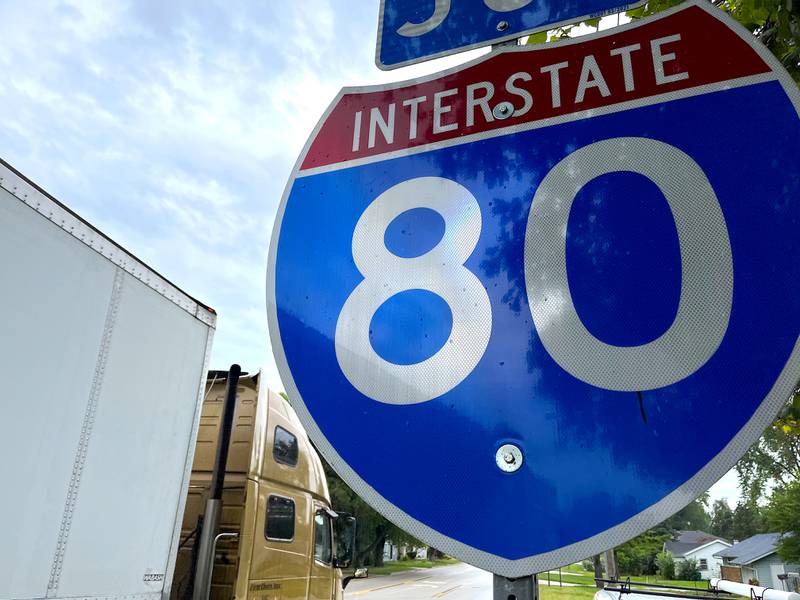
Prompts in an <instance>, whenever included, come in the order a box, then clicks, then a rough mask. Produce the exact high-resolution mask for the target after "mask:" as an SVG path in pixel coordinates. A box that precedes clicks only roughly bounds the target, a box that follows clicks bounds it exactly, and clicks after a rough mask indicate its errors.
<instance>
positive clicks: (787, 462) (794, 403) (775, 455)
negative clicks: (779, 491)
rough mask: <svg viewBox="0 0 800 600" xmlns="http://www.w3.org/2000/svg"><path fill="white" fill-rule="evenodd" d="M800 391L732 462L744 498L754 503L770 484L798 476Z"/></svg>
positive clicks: (799, 477)
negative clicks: (748, 447) (744, 451)
mask: <svg viewBox="0 0 800 600" xmlns="http://www.w3.org/2000/svg"><path fill="white" fill-rule="evenodd" d="M799 414H800V393H798V392H795V394H794V395H793V396H792V398H791V399H790V401H789V402H788V403H787V405H786V408H785V410H784V411H783V413H782V414H781V417H780V418H778V419H777V420H776V421H775V422H774V423H773V424H772V425H770V426H769V427H768V428H767V430H766V431H765V432H764V435H763V436H761V439H760V440H759V441H758V442H757V443H756V444H755V445H753V446H752V447H751V448H750V449H749V450H748V451H747V453H746V454H745V455H744V457H742V459H741V460H740V461H739V463H738V464H737V465H736V471H737V472H738V474H739V484H740V486H741V488H742V493H743V495H744V497H745V499H746V500H747V501H748V502H750V503H756V502H758V501H759V500H761V499H762V498H764V497H765V496H766V495H767V492H768V490H769V487H770V486H773V487H776V488H782V487H785V486H786V485H788V484H789V483H791V482H793V481H797V480H798V479H800V426H798V415H799Z"/></svg>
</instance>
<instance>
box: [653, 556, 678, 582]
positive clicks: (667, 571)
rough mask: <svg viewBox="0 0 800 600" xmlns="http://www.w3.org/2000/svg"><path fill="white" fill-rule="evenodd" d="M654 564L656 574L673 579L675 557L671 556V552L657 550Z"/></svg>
mask: <svg viewBox="0 0 800 600" xmlns="http://www.w3.org/2000/svg"><path fill="white" fill-rule="evenodd" d="M656 565H657V566H658V574H659V575H661V577H662V578H663V579H675V559H674V558H672V552H659V553H658V554H657V555H656Z"/></svg>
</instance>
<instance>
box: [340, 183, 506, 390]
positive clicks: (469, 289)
mask: <svg viewBox="0 0 800 600" xmlns="http://www.w3.org/2000/svg"><path fill="white" fill-rule="evenodd" d="M413 208H429V209H432V210H434V211H436V212H437V213H439V214H440V215H441V216H442V218H443V219H444V223H445V232H444V235H443V236H442V239H441V240H440V241H439V243H438V244H437V245H436V246H435V247H434V248H433V249H432V250H430V251H429V252H427V253H425V254H423V255H421V256H417V257H414V258H402V257H399V256H396V255H395V254H393V253H391V252H390V251H389V250H388V249H387V248H386V245H385V243H384V235H385V232H386V228H387V227H388V226H389V224H390V223H391V222H392V221H393V220H394V219H395V218H396V217H397V216H398V215H400V214H402V213H404V212H406V211H408V210H411V209H413ZM480 232H481V212H480V207H479V206H478V202H477V201H476V200H475V197H474V196H473V195H472V194H471V193H470V192H469V191H468V190H467V189H466V188H465V187H463V186H461V185H459V184H458V183H456V182H454V181H452V180H449V179H444V178H441V177H419V178H416V179H411V180H408V181H404V182H402V183H399V184H397V185H395V186H394V187H392V188H390V189H388V190H386V191H385V192H383V193H382V194H381V195H380V196H378V197H377V198H376V199H375V200H374V201H373V202H372V203H371V204H370V205H369V206H368V207H367V209H366V210H365V211H364V214H362V215H361V218H360V219H359V220H358V223H357V224H356V227H355V230H354V232H353V259H354V260H355V263H356V266H357V267H358V270H359V271H360V272H361V274H362V275H363V276H364V280H363V281H362V282H361V283H359V284H358V286H356V288H355V289H354V290H353V292H352V293H351V294H350V296H349V297H348V298H347V301H346V302H345V304H344V307H343V308H342V312H341V313H340V315H339V318H338V320H337V322H336V336H335V344H336V358H337V360H338V361H339V366H340V367H341V369H342V371H343V372H344V374H345V376H346V377H347V378H348V380H349V381H350V383H352V384H353V386H354V387H355V388H356V389H358V390H359V391H360V392H361V393H363V394H364V395H366V396H368V397H370V398H372V399H373V400H377V401H379V402H384V403H386V404H417V403H419V402H426V401H428V400H431V399H433V398H436V397H438V396H441V395H442V394H444V393H446V392H448V391H450V390H451V389H453V388H454V387H455V386H457V385H458V384H459V383H461V381H463V380H464V378H465V377H466V376H467V375H469V374H470V373H471V372H472V370H473V369H474V368H475V367H476V366H477V364H478V362H479V361H480V359H481V357H482V356H483V353H484V352H485V351H486V346H487V345H488V343H489V337H490V334H491V330H492V308H491V304H490V303H489V296H488V294H487V293H486V290H485V289H484V288H483V285H482V284H481V282H480V280H479V279H478V278H477V277H476V276H475V274H473V273H472V272H470V271H469V270H468V269H467V268H466V267H464V262H465V261H466V260H467V258H469V255H470V254H471V253H472V251H473V250H474V249H475V246H476V245H477V243H478V238H479V237H480ZM407 290H428V291H430V292H433V293H434V294H437V295H438V296H440V297H441V298H442V299H443V300H444V301H445V302H446V303H447V305H448V306H449V308H450V311H451V313H452V318H453V319H452V320H453V326H452V330H451V332H450V336H449V338H448V340H447V342H445V344H444V345H443V346H442V347H441V348H440V349H439V350H438V351H437V352H436V353H435V354H434V355H433V356H431V357H430V358H428V359H426V360H423V361H421V362H418V363H415V364H410V365H399V364H395V363H391V362H389V361H386V360H384V359H383V358H382V357H381V356H379V355H378V354H377V353H376V352H375V350H374V349H373V347H372V343H371V341H370V336H369V331H370V323H371V321H372V318H373V316H374V315H375V312H376V311H377V310H378V308H380V306H381V305H382V304H383V303H384V302H386V301H387V300H388V299H389V298H391V297H392V296H394V295H395V294H398V293H400V292H404V291H407Z"/></svg>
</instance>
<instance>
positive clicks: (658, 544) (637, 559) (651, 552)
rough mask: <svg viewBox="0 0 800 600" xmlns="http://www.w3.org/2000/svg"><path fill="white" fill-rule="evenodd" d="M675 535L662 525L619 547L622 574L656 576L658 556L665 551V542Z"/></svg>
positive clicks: (618, 556) (619, 563)
mask: <svg viewBox="0 0 800 600" xmlns="http://www.w3.org/2000/svg"><path fill="white" fill-rule="evenodd" d="M674 533H675V532H674V531H673V530H672V529H669V528H668V527H666V526H665V525H664V524H661V525H658V526H656V527H654V528H653V529H650V530H648V531H645V532H644V533H643V534H642V535H639V536H637V537H635V538H633V539H632V540H630V541H629V542H626V543H624V544H622V545H621V546H619V547H617V550H616V551H617V564H618V566H619V571H620V574H622V575H655V573H656V571H657V565H656V555H657V554H658V553H659V552H661V551H662V550H663V549H664V542H666V541H667V540H668V539H670V538H671V537H672V536H673V535H674Z"/></svg>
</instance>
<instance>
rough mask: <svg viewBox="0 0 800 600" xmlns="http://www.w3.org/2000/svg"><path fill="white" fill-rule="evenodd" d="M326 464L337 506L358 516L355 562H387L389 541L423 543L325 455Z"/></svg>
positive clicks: (397, 543) (417, 545)
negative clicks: (374, 504) (355, 488)
mask: <svg viewBox="0 0 800 600" xmlns="http://www.w3.org/2000/svg"><path fill="white" fill-rule="evenodd" d="M322 466H323V468H324V469H325V476H326V477H327V479H328V488H329V489H330V494H331V504H332V505H333V509H334V510H337V511H341V512H346V513H349V514H351V515H353V516H354V517H355V518H356V521H357V523H356V547H355V560H354V563H355V565H354V566H357V567H363V566H381V565H383V548H384V545H385V544H386V542H387V541H391V542H392V543H394V544H395V545H397V546H401V545H406V546H414V547H421V546H423V545H424V544H423V543H422V542H420V541H419V540H418V539H416V538H415V537H413V536H411V535H409V534H408V533H406V532H405V531H403V530H402V529H400V528H399V527H397V525H395V524H394V523H392V522H390V521H388V520H387V519H386V518H384V517H383V516H382V515H381V514H379V513H378V512H376V511H375V510H373V508H372V507H371V506H369V505H368V504H367V503H366V502H364V501H363V500H362V499H361V497H360V496H359V495H358V494H356V493H355V492H354V491H353V490H352V489H351V488H350V486H348V485H347V484H346V483H345V482H344V480H342V478H341V477H339V475H338V474H337V473H336V471H334V470H333V468H332V467H331V466H330V465H329V464H328V462H327V461H326V460H325V459H324V458H323V459H322Z"/></svg>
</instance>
